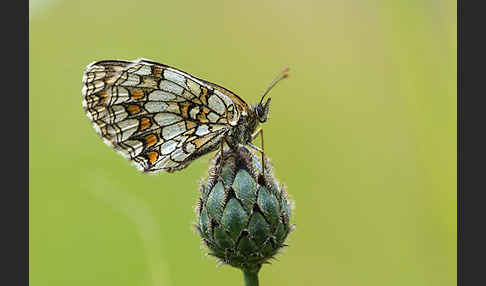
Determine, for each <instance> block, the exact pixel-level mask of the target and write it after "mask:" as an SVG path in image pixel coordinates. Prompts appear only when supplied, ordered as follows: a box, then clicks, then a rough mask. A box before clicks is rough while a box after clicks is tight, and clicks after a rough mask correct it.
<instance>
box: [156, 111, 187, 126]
mask: <svg viewBox="0 0 486 286" xmlns="http://www.w3.org/2000/svg"><path fill="white" fill-rule="evenodd" d="M181 119H182V118H181V117H180V116H178V115H175V114H172V113H157V114H156V115H155V116H154V120H155V122H157V124H159V125H160V126H166V125H169V124H172V123H175V122H177V121H179V120H181Z"/></svg>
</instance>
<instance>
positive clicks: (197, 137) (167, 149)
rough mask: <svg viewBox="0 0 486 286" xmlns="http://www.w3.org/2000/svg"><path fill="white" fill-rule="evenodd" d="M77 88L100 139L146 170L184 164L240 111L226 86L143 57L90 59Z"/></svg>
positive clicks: (214, 142)
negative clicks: (127, 59) (80, 91)
mask: <svg viewBox="0 0 486 286" xmlns="http://www.w3.org/2000/svg"><path fill="white" fill-rule="evenodd" d="M82 93H83V106H84V108H85V111H86V113H87V115H88V117H89V118H90V120H91V121H92V123H93V125H94V127H95V129H96V130H97V132H98V133H99V134H100V135H101V136H102V137H103V139H104V141H105V142H106V143H107V144H108V145H110V146H112V147H113V148H114V149H116V150H117V151H119V152H120V153H121V154H122V155H124V156H125V157H127V158H128V159H130V160H131V161H132V162H133V163H134V164H135V165H136V166H137V167H138V168H139V169H141V170H143V171H147V172H154V171H159V170H166V171H174V170H180V169H182V168H185V167H186V166H187V165H188V164H190V162H191V161H192V160H194V159H196V158H197V157H199V156H201V155H203V154H205V153H207V152H210V151H212V150H214V149H215V148H217V146H218V145H219V143H220V142H221V140H222V138H223V136H224V135H225V134H226V132H227V131H228V130H229V129H230V128H231V127H232V126H234V125H235V124H236V123H237V122H238V118H239V116H240V114H242V113H244V112H246V103H245V102H244V101H243V100H242V99H241V98H239V97H238V96H237V95H235V94H234V93H232V92H231V91H229V90H226V89H224V88H222V87H220V86H218V85H216V84H212V83H209V82H207V81H204V80H201V79H198V78H196V77H194V76H192V75H190V74H187V73H185V72H183V71H180V70H178V69H175V68H172V67H169V66H166V65H163V64H159V63H155V62H151V61H147V60H143V59H141V60H136V61H133V62H128V61H117V60H113V61H99V62H95V63H92V64H90V65H89V66H88V67H87V68H86V71H85V73H84V76H83V91H82Z"/></svg>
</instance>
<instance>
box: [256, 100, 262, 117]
mask: <svg viewBox="0 0 486 286" xmlns="http://www.w3.org/2000/svg"><path fill="white" fill-rule="evenodd" d="M256 114H257V116H258V118H261V117H263V105H262V104H261V103H259V104H258V105H257V106H256Z"/></svg>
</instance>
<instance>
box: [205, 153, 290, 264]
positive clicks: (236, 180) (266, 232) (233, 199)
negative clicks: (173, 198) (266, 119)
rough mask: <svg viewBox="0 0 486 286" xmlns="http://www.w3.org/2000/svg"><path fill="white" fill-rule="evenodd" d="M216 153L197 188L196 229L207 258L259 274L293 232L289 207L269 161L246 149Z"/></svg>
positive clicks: (285, 194) (282, 187)
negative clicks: (215, 258) (216, 259)
mask: <svg viewBox="0 0 486 286" xmlns="http://www.w3.org/2000/svg"><path fill="white" fill-rule="evenodd" d="M220 153H221V152H218V153H217V154H216V155H215V156H214V158H213V159H212V162H211V166H210V168H209V178H208V179H207V183H206V184H205V183H204V182H202V183H201V187H200V195H201V197H200V198H199V200H198V203H197V207H196V213H197V224H196V228H197V230H198V231H199V234H200V235H201V238H202V241H203V244H204V245H206V246H207V248H208V249H209V254H210V255H212V256H215V257H217V258H218V259H219V260H220V261H221V262H223V263H225V264H229V265H231V266H234V267H237V268H241V269H242V270H244V271H245V270H252V271H257V272H258V270H259V269H260V267H261V265H262V264H263V263H266V262H267V261H268V260H269V259H270V258H272V257H274V256H275V254H277V253H278V252H279V250H280V249H281V248H282V247H284V246H286V245H285V244H284V241H285V239H286V238H287V235H288V234H289V232H290V231H291V230H292V228H293V225H291V224H290V222H289V220H290V216H291V208H290V202H289V200H288V199H287V193H286V191H285V189H284V186H283V185H281V186H280V187H279V185H278V182H277V181H276V179H275V178H274V176H273V173H272V170H271V168H272V166H271V165H270V162H269V161H268V160H267V159H266V160H265V175H264V176H263V174H262V171H261V170H262V164H261V162H260V158H261V156H260V154H256V153H254V152H253V151H251V150H250V149H248V148H247V147H246V146H243V145H240V146H239V147H238V148H237V150H228V151H225V152H224V153H223V156H222V157H223V161H222V163H221V162H220V160H221V158H220V157H221V154H220Z"/></svg>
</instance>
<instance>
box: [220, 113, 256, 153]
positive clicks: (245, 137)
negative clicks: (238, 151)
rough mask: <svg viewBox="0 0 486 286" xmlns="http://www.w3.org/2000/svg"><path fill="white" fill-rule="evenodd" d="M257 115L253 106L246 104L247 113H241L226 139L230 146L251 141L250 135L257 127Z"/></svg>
mask: <svg viewBox="0 0 486 286" xmlns="http://www.w3.org/2000/svg"><path fill="white" fill-rule="evenodd" d="M258 124H259V122H258V117H257V115H256V112H255V107H254V106H248V109H247V114H246V115H241V116H240V119H239V120H238V123H237V124H236V125H235V126H234V127H233V128H232V129H231V131H230V133H229V134H228V136H227V138H226V140H228V141H229V142H228V143H229V144H230V145H231V147H233V148H236V147H237V146H238V144H243V145H245V144H247V143H250V142H251V136H252V134H253V133H254V132H255V130H256V128H257V127H258Z"/></svg>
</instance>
